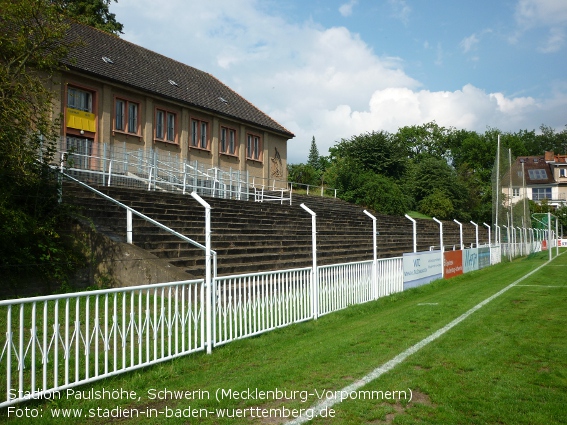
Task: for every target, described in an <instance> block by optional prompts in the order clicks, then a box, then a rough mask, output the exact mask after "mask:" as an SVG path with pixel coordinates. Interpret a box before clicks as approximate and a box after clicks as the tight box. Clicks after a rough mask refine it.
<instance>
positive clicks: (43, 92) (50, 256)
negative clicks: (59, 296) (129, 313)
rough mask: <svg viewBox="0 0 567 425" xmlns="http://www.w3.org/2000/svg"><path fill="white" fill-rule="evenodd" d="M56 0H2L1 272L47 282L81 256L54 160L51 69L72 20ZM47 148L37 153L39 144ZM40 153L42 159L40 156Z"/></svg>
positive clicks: (55, 122) (59, 278) (63, 52)
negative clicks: (72, 244) (64, 230)
mask: <svg viewBox="0 0 567 425" xmlns="http://www.w3.org/2000/svg"><path fill="white" fill-rule="evenodd" d="M59 6H60V5H59V4H56V3H55V2H54V1H50V0H18V1H13V0H0V10H1V11H2V15H1V17H0V270H1V271H0V273H1V274H2V276H3V281H4V283H6V282H7V281H10V279H12V278H15V279H16V280H17V279H19V278H21V277H24V276H26V275H29V276H34V277H41V278H43V279H44V281H46V282H47V283H49V282H53V281H55V280H57V281H58V282H59V283H61V281H62V279H63V277H64V276H65V275H66V274H67V273H69V272H70V270H71V269H72V267H73V264H75V263H76V261H78V256H77V255H76V254H75V251H74V250H73V249H69V248H68V246H67V245H66V243H65V241H64V240H63V239H64V238H63V237H62V235H61V234H60V233H59V232H58V230H57V229H58V226H59V225H60V224H61V223H63V222H66V221H67V220H68V219H67V217H66V212H65V209H64V207H63V206H62V205H60V204H59V203H58V202H57V199H58V184H57V180H56V179H54V178H53V174H52V173H51V171H50V168H49V166H48V164H49V163H50V161H51V159H52V156H53V153H54V145H55V141H56V140H57V138H58V136H59V120H58V119H57V117H56V118H55V119H53V117H52V106H53V105H52V100H53V92H51V91H50V90H49V89H48V87H49V86H50V85H52V84H53V83H52V81H51V76H52V75H53V73H54V72H56V71H57V70H58V68H59V63H60V61H61V59H62V58H64V57H65V55H66V54H67V51H68V47H69V46H66V45H65V44H64V43H63V41H62V40H63V37H64V35H65V33H66V31H67V28H68V24H67V23H66V22H65V20H64V18H63V17H62V16H61V14H60V7H59ZM40 151H41V152H42V155H41V156H40V155H38V154H39V152H40ZM38 158H41V161H40V160H38Z"/></svg>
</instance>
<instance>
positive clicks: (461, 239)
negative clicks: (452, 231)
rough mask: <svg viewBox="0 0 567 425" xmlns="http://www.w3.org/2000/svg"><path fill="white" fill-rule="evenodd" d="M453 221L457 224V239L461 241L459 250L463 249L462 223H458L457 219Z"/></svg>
mask: <svg viewBox="0 0 567 425" xmlns="http://www.w3.org/2000/svg"><path fill="white" fill-rule="evenodd" d="M453 221H454V222H455V223H457V224H458V225H459V241H460V242H461V251H462V250H463V249H465V247H464V245H463V224H462V223H459V222H458V221H457V219H454V220H453Z"/></svg>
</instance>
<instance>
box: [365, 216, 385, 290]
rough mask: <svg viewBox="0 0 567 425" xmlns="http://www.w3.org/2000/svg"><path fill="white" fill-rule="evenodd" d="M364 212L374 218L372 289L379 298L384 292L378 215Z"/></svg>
mask: <svg viewBox="0 0 567 425" xmlns="http://www.w3.org/2000/svg"><path fill="white" fill-rule="evenodd" d="M364 214H366V215H367V216H368V217H370V218H371V219H372V245H373V261H372V291H373V292H374V294H373V296H374V299H378V298H379V297H380V296H381V295H382V294H381V291H380V288H379V286H378V243H377V240H376V239H377V235H378V232H377V231H376V217H374V216H373V215H372V214H370V213H369V212H368V211H366V210H364Z"/></svg>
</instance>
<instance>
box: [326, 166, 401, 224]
mask: <svg viewBox="0 0 567 425" xmlns="http://www.w3.org/2000/svg"><path fill="white" fill-rule="evenodd" d="M326 179H327V182H328V184H329V185H331V186H332V187H334V188H336V189H338V196H339V197H340V198H341V199H343V200H345V201H348V202H352V203H355V204H358V205H363V206H365V207H368V208H372V209H373V210H375V211H377V212H380V213H383V214H391V215H402V214H404V213H405V212H406V211H408V208H409V199H408V197H407V196H406V195H405V194H404V193H403V192H402V190H401V189H400V187H399V185H398V184H397V183H396V181H395V180H394V179H393V178H390V177H387V176H383V175H380V174H376V173H374V172H372V171H369V170H365V169H364V167H362V165H361V164H360V163H359V162H357V161H356V160H353V159H350V158H346V159H345V158H338V159H336V160H335V161H334V162H333V163H332V165H331V166H330V167H329V168H328V169H327V172H326Z"/></svg>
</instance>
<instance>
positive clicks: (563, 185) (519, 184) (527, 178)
mask: <svg viewBox="0 0 567 425" xmlns="http://www.w3.org/2000/svg"><path fill="white" fill-rule="evenodd" d="M510 171H511V173H506V175H505V176H504V177H503V179H502V191H503V193H504V194H505V195H506V197H507V199H511V200H512V202H513V203H514V204H516V203H518V202H519V201H521V200H522V199H524V198H528V199H530V200H532V201H535V202H541V201H542V200H544V199H545V200H547V203H548V204H549V205H551V206H555V207H558V206H561V205H565V203H566V202H567V155H555V154H554V153H553V152H545V154H544V155H539V156H520V157H518V158H516V161H515V162H514V163H513V164H512V167H511V170H510ZM510 176H511V181H510Z"/></svg>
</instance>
